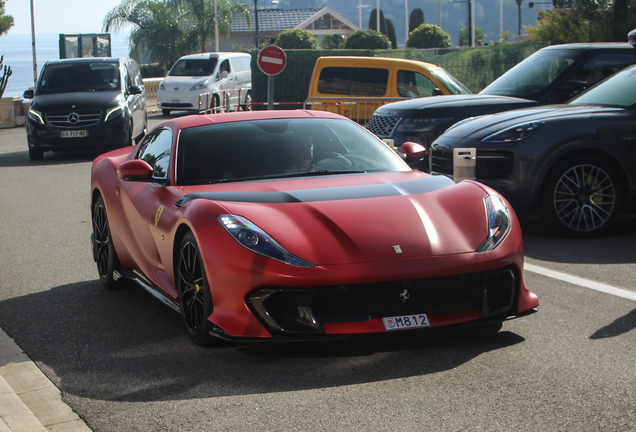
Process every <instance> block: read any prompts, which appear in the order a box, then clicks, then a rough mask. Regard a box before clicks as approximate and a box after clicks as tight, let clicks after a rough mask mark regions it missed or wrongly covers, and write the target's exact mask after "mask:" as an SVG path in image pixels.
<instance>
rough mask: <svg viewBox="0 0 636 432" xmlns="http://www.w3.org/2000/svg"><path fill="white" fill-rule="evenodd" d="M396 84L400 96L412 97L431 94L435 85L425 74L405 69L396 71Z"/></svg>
mask: <svg viewBox="0 0 636 432" xmlns="http://www.w3.org/2000/svg"><path fill="white" fill-rule="evenodd" d="M397 86H398V94H399V95H400V96H402V97H412V98H418V97H424V96H433V91H434V90H435V89H436V87H437V86H436V85H435V84H434V83H433V81H431V80H430V79H429V78H428V77H427V76H425V75H423V74H421V73H418V72H414V71H407V70H400V71H398V75H397Z"/></svg>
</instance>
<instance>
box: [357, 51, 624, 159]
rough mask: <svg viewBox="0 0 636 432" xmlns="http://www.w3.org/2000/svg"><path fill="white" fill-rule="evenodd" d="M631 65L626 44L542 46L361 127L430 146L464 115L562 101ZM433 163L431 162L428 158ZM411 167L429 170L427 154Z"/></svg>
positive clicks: (386, 110) (393, 107)
mask: <svg viewBox="0 0 636 432" xmlns="http://www.w3.org/2000/svg"><path fill="white" fill-rule="evenodd" d="M634 63H636V50H635V49H634V48H633V47H632V46H631V45H629V44H627V43H594V44H566V45H554V46H550V47H546V48H543V49H541V50H539V51H537V52H535V53H534V54H532V55H531V56H530V57H528V58H526V59H525V60H523V61H522V62H521V63H519V64H518V65H516V66H515V67H513V68H512V69H510V70H509V71H508V72H506V73H505V74H503V75H502V76H501V77H499V78H498V79H497V80H495V81H494V82H493V83H492V84H490V85H489V86H488V87H486V88H485V89H484V90H482V91H481V92H480V93H479V94H473V95H449V96H435V97H426V98H419V99H410V100H405V101H399V102H394V103H390V104H387V105H384V106H382V107H380V108H378V110H377V111H376V112H375V113H374V115H373V117H372V118H371V120H370V121H369V123H368V124H367V126H366V127H367V129H369V130H370V131H371V132H373V133H374V134H375V135H377V136H378V137H379V138H382V139H385V140H393V145H394V146H395V147H399V146H400V145H401V144H402V143H404V142H406V141H411V142H416V143H419V144H422V145H423V146H424V147H426V149H427V150H429V149H430V144H431V143H432V142H433V141H434V140H435V138H437V137H438V136H439V135H441V134H442V133H443V132H444V131H445V130H446V129H448V128H449V127H450V126H451V125H453V124H454V123H456V122H458V121H459V120H462V119H465V118H467V117H475V116H480V115H484V114H493V113H497V112H501V111H509V110H512V109H516V108H524V107H531V106H537V105H546V104H559V103H564V102H566V101H568V100H569V99H571V98H572V97H574V96H576V95H577V94H579V93H581V92H582V91H583V90H585V89H587V88H589V87H591V86H592V85H594V84H596V83H597V82H599V81H600V80H602V79H604V78H606V77H608V76H610V75H611V74H613V73H614V72H617V71H619V70H620V69H623V68H624V67H626V66H628V65H631V64H634ZM433 163H434V161H433ZM416 167H417V168H419V169H421V170H424V171H429V169H430V167H429V162H428V157H427V158H425V160H424V161H422V162H420V163H419V164H418V165H417V166H416Z"/></svg>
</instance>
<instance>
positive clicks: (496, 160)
mask: <svg viewBox="0 0 636 432" xmlns="http://www.w3.org/2000/svg"><path fill="white" fill-rule="evenodd" d="M475 164H476V166H475V177H476V178H477V180H498V179H507V178H509V177H510V176H511V175H512V170H513V167H514V155H513V154H512V153H511V152H509V151H505V150H502V151H477V160H476V161H475ZM431 171H432V172H436V173H440V174H448V175H453V152H452V150H451V151H448V150H433V151H432V152H431Z"/></svg>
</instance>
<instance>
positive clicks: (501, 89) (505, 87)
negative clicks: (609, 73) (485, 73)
mask: <svg viewBox="0 0 636 432" xmlns="http://www.w3.org/2000/svg"><path fill="white" fill-rule="evenodd" d="M583 54H584V51H583V50H569V49H558V50H542V51H537V52H536V53H534V54H532V55H531V56H530V57H528V58H527V59H525V60H523V61H522V62H521V63H519V64H517V65H516V66H515V67H513V68H512V69H510V70H509V71H508V72H506V73H505V74H503V75H502V76H500V77H499V78H497V79H496V80H495V81H494V82H493V83H492V84H490V85H489V86H488V87H486V88H485V89H483V90H482V91H481V92H479V94H488V95H498V96H513V97H520V98H525V99H533V100H537V99H538V93H540V92H541V91H542V90H543V89H545V88H546V87H548V86H549V85H550V84H552V83H553V82H554V81H555V80H556V79H557V78H558V77H559V76H560V75H561V74H562V73H563V72H564V71H565V70H566V69H567V68H568V67H569V66H571V65H572V64H573V63H574V62H576V61H577V60H578V58H579V57H581V56H582V55H583Z"/></svg>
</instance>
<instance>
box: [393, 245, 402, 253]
mask: <svg viewBox="0 0 636 432" xmlns="http://www.w3.org/2000/svg"><path fill="white" fill-rule="evenodd" d="M393 250H394V251H395V253H396V254H401V253H402V248H401V247H400V245H395V246H393Z"/></svg>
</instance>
